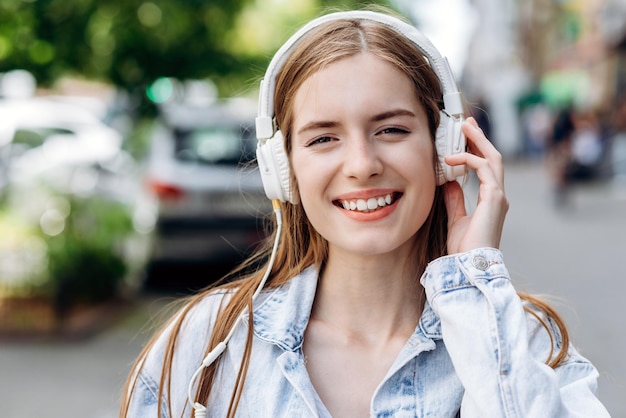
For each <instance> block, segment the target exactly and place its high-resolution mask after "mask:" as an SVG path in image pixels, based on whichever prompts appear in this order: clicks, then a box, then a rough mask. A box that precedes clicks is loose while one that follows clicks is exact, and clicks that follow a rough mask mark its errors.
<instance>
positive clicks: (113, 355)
mask: <svg viewBox="0 0 626 418" xmlns="http://www.w3.org/2000/svg"><path fill="white" fill-rule="evenodd" d="M506 187H507V194H508V196H509V200H510V203H511V208H510V210H509V214H508V217H507V221H506V224H505V232H504V235H503V240H502V245H501V247H502V250H503V252H504V255H505V261H506V264H507V267H508V268H509V270H510V272H511V275H512V278H513V280H514V282H515V284H516V287H517V289H518V290H523V291H528V292H531V293H536V294H541V295H545V296H546V297H547V298H548V299H549V300H550V301H551V302H552V303H553V304H554V306H556V307H557V309H558V310H559V311H560V312H561V314H562V315H563V316H564V318H565V320H566V321H567V323H568V325H569V327H570V330H571V334H572V340H573V343H574V345H575V346H576V347H577V348H578V349H579V351H580V352H581V353H582V354H583V355H585V356H586V357H588V358H589V359H591V360H592V362H593V363H594V364H595V365H596V367H597V368H598V370H599V372H600V380H599V397H600V399H601V400H602V401H603V402H604V404H605V405H606V406H607V408H608V409H609V411H610V412H611V415H612V417H615V418H626V402H625V400H624V394H626V363H625V360H624V357H625V354H626V332H625V331H626V326H625V325H624V322H623V321H624V318H626V302H625V301H624V295H625V294H626V274H625V273H624V271H625V269H624V266H623V264H622V263H623V262H624V261H625V260H626V186H625V187H622V188H616V187H612V186H611V185H610V184H600V185H598V184H596V185H584V186H583V185H581V186H577V187H575V188H574V189H573V190H572V191H571V194H570V196H569V197H570V199H569V203H568V205H566V206H564V207H561V208H556V207H555V206H554V205H553V204H552V196H551V193H550V182H549V181H548V179H547V177H546V172H545V170H544V167H543V166H542V165H541V163H538V162H509V163H507V177H506ZM469 189H470V190H471V189H472V184H470V187H469ZM174 299H176V295H173V294H172V295H163V294H145V295H142V297H141V298H140V299H139V300H138V301H137V303H136V305H135V306H134V307H133V308H132V309H129V310H128V312H127V313H126V314H125V315H124V316H123V317H122V319H119V320H117V321H115V322H114V324H113V325H112V326H110V327H109V328H107V329H105V330H103V331H102V332H100V333H98V334H97V335H95V336H93V337H91V338H87V339H84V340H79V341H73V342H67V341H66V342H58V341H57V342H52V341H48V342H45V343H42V342H39V343H35V342H30V343H28V342H21V343H18V342H8V343H3V344H0V417H2V418H38V417H42V416H45V417H48V418H114V417H116V416H117V408H118V402H119V395H120V391H121V387H122V385H123V381H124V379H125V377H126V375H127V373H128V370H129V368H130V365H131V364H132V362H133V360H134V358H135V357H136V356H137V354H138V353H139V351H140V349H141V347H142V345H143V344H144V342H145V341H146V339H147V338H148V337H149V335H150V329H151V324H152V325H154V323H155V322H158V320H157V319H155V318H156V317H157V314H158V313H159V312H162V311H163V309H164V307H165V306H167V305H168V304H169V302H171V301H173V300H174ZM590 418H593V417H590Z"/></svg>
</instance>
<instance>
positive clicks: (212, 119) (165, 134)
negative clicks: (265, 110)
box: [0, 0, 626, 418]
mask: <svg viewBox="0 0 626 418" xmlns="http://www.w3.org/2000/svg"><path fill="white" fill-rule="evenodd" d="M372 4H375V5H382V6H385V7H388V8H391V9H393V10H395V11H396V12H398V13H400V14H402V15H404V16H405V17H406V18H407V19H409V20H410V21H412V22H413V23H414V24H415V25H416V26H417V27H418V28H420V30H422V31H423V32H424V33H425V34H426V35H427V36H428V37H429V38H430V39H431V40H432V41H433V43H434V44H435V46H436V47H438V49H439V50H440V51H441V52H442V54H443V55H445V56H447V57H448V60H449V62H450V65H451V67H452V69H453V72H454V73H455V74H456V76H457V80H458V82H459V84H460V87H461V90H462V91H463V93H464V96H465V99H466V101H467V106H468V113H469V114H471V115H473V116H474V117H476V119H477V120H478V121H479V123H480V124H481V126H482V127H483V129H484V130H485V131H486V132H487V134H488V136H489V138H490V139H491V140H492V141H493V143H494V144H495V145H496V147H497V148H498V149H499V150H500V152H501V153H502V155H503V156H504V158H505V161H506V164H507V167H508V170H507V188H508V195H509V198H510V201H511V210H510V214H509V217H508V218H507V225H506V228H505V233H504V237H503V241H502V248H503V250H504V253H505V257H506V258H507V266H508V267H509V269H510V270H511V272H512V274H513V278H514V280H515V281H516V286H517V287H518V289H519V290H525V291H529V292H533V293H541V294H545V295H546V297H547V298H548V299H549V300H551V301H552V302H553V303H554V304H555V305H556V307H557V308H558V309H559V311H560V312H561V313H562V314H563V316H564V317H565V319H566V321H567V322H568V324H569V326H570V328H571V331H572V336H573V341H574V344H575V345H576V346H577V347H578V348H579V350H580V351H581V352H582V353H583V354H584V355H586V356H587V357H589V358H590V359H591V360H592V361H593V362H594V364H595V365H596V366H597V367H598V369H599V371H600V375H601V377H600V389H599V396H600V398H601V400H602V401H603V402H604V403H605V404H606V406H607V407H608V408H609V411H610V412H611V414H612V416H614V417H626V405H625V404H624V401H623V394H624V393H626V364H625V363H624V360H623V357H624V353H625V352H626V328H625V327H624V325H623V321H622V318H624V317H625V316H626V306H625V305H626V304H624V303H623V302H622V300H621V299H622V295H623V294H625V293H626V292H625V291H626V285H625V282H626V281H625V279H626V274H625V273H624V267H623V265H622V264H621V263H620V265H618V263H619V262H621V261H622V260H624V258H625V257H626V0H525V1H513V0H389V1H378V2H372V1H333V0H289V1H287V0H185V1H174V0H152V1H144V0H127V1H124V2H120V1H114V0H1V1H0V405H2V406H1V407H0V411H1V412H0V415H1V416H2V417H8V418H28V417H35V416H40V415H41V413H42V411H45V414H46V416H50V417H70V418H71V417H97V418H104V417H115V416H117V408H118V403H119V397H120V390H121V388H122V385H123V381H124V379H125V377H126V374H127V373H128V370H129V369H130V366H131V364H132V361H133V360H134V358H135V357H136V356H137V354H138V353H139V351H140V350H141V347H142V345H143V344H144V342H145V341H146V339H147V338H149V336H150V335H151V332H152V329H153V327H154V326H156V325H157V324H158V323H159V321H160V318H162V315H161V314H162V313H163V312H166V311H167V306H169V304H170V302H174V301H177V300H179V299H181V298H182V297H184V296H186V295H188V294H189V293H191V292H193V291H194V290H197V289H199V288H201V287H203V286H206V285H208V284H210V283H212V282H213V281H215V280H217V279H218V278H220V277H221V276H222V275H223V274H225V273H226V272H228V271H229V270H230V269H231V268H232V267H233V266H234V265H236V263H237V262H239V261H241V260H242V259H243V258H244V257H245V256H246V255H248V254H249V253H250V252H251V251H252V250H253V249H254V247H255V245H256V244H257V243H258V242H259V241H260V240H262V239H263V237H264V231H265V229H264V226H265V220H266V218H267V216H268V214H269V212H271V205H270V204H269V202H268V201H267V199H265V197H264V193H263V189H262V185H261V182H260V178H259V176H258V173H256V172H255V169H256V167H255V165H254V150H255V146H256V138H255V133H254V116H255V112H256V96H257V93H258V83H259V81H260V79H261V77H262V75H263V73H264V71H265V67H266V66H267V64H268V62H269V59H270V58H271V56H272V54H273V53H274V52H275V50H276V49H277V48H278V47H279V46H280V45H281V44H282V42H284V41H285V40H286V39H287V37H288V36H289V35H291V34H292V33H293V32H294V30H295V29H296V28H297V27H299V26H300V25H302V24H303V23H304V22H306V21H307V20H309V19H311V18H312V17H314V16H317V15H319V14H320V13H322V12H323V11H325V10H328V9H335V8H341V9H345V8H354V7H367V6H369V5H372ZM472 187H475V183H473V182H472V180H470V183H469V184H468V189H469V190H470V191H471V189H472Z"/></svg>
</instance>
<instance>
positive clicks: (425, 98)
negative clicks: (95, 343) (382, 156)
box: [120, 20, 568, 417]
mask: <svg viewBox="0 0 626 418" xmlns="http://www.w3.org/2000/svg"><path fill="white" fill-rule="evenodd" d="M365 51H367V52H368V53H371V54H374V55H375V56H377V57H378V58H380V59H382V60H385V61H387V62H389V63H391V64H392V65H394V66H396V67H397V68H399V69H400V70H401V71H402V72H403V73H404V74H406V75H407V77H408V78H409V79H410V80H411V81H412V82H413V85H414V90H415V94H416V96H417V97H418V98H419V100H420V102H421V104H422V105H423V106H424V109H425V111H426V115H427V119H428V124H429V128H430V133H431V137H432V140H433V141H434V137H435V131H436V127H437V126H438V124H439V110H440V108H441V107H442V90H441V85H440V82H439V79H438V78H437V75H436V74H435V72H434V71H433V70H432V68H431V67H430V65H429V64H428V62H427V61H426V59H425V58H424V57H422V55H421V54H420V53H419V52H418V51H417V49H416V48H415V46H414V45H413V44H412V42H411V41H409V40H408V39H406V38H405V37H403V36H402V35H399V34H398V33H397V32H396V31H394V30H392V29H390V28H388V27H387V26H385V25H382V24H378V23H375V22H369V21H361V20H337V21H333V22H330V23H327V24H325V25H324V26H321V27H319V28H318V29H317V30H315V31H314V32H311V33H310V34H309V35H308V36H307V37H306V39H304V40H303V41H302V42H301V43H300V44H299V45H298V47H296V49H295V50H294V51H293V52H292V54H291V55H290V57H289V58H288V60H287V61H286V63H285V64H284V66H283V69H282V70H281V72H280V74H279V75H278V77H277V80H276V89H275V95H274V103H275V109H274V111H275V115H276V120H277V123H278V126H279V127H280V129H281V131H282V132H283V135H284V136H285V141H286V148H287V153H288V154H290V152H291V147H290V137H291V127H292V122H293V112H294V109H293V99H294V97H295V93H296V91H297V90H298V89H299V88H300V86H301V85H302V83H303V82H304V81H305V80H306V79H308V78H309V77H310V76H311V75H312V74H314V73H316V72H317V71H319V70H320V69H322V68H324V67H325V66H327V65H329V64H331V63H333V62H336V61H338V60H340V59H342V58H345V57H350V56H354V55H356V54H359V53H362V52H365ZM433 148H434V147H433ZM432 161H433V170H436V165H437V164H438V161H437V156H436V155H433V159H432ZM292 183H293V184H294V186H297V185H296V184H295V181H294V179H293V178H292ZM294 190H295V192H296V193H297V187H296V188H294ZM281 209H282V213H283V223H284V226H285V227H284V228H283V229H282V236H281V237H280V244H279V247H278V250H277V255H276V261H275V262H274V264H273V266H272V271H271V274H270V277H269V280H268V281H267V283H266V287H267V288H273V287H277V286H281V285H283V284H285V283H287V282H288V281H289V280H290V279H291V278H292V277H294V276H295V275H297V274H298V273H300V272H301V271H302V270H304V269H305V268H306V267H309V266H311V265H316V266H319V268H320V269H322V268H323V266H324V263H325V260H326V259H327V255H328V245H327V242H326V241H325V240H324V239H323V238H322V237H321V236H320V235H319V233H318V232H317V231H316V230H315V229H314V228H313V226H312V225H311V223H310V222H309V220H308V219H307V217H306V216H305V213H304V210H303V208H302V205H294V204H289V203H287V204H285V203H283V204H281ZM447 221H448V220H447V213H446V209H445V206H444V201H443V192H442V188H441V187H437V189H436V191H435V199H434V204H433V206H432V208H431V211H430V214H429V215H428V218H427V220H426V221H425V223H424V225H423V226H422V227H421V229H420V230H419V231H418V233H417V234H416V237H415V241H414V254H415V262H416V263H417V271H418V273H419V275H418V276H417V277H416V280H419V276H421V273H423V271H424V270H425V268H426V265H427V264H428V262H429V261H431V260H434V259H435V258H438V257H440V256H442V255H445V254H446V237H447V232H448V231H447ZM275 231H276V228H275V225H274V227H273V232H270V233H269V234H268V238H267V241H266V242H265V244H264V245H263V247H262V248H260V249H259V250H258V251H257V252H256V253H255V254H254V255H253V256H252V257H251V258H250V259H248V260H246V261H245V262H244V263H243V264H242V265H241V266H239V268H237V269H236V270H235V271H234V272H232V273H231V274H230V275H229V277H230V278H233V277H235V279H234V280H229V281H226V280H225V281H224V282H222V283H221V284H219V286H218V287H216V286H212V287H209V288H207V289H205V290H204V291H203V292H201V293H199V294H198V295H196V296H194V297H192V298H191V299H190V300H189V301H188V303H186V305H185V306H184V307H183V309H182V310H181V312H180V314H179V315H176V316H175V317H174V318H175V319H172V320H171V321H170V323H168V324H166V325H165V326H164V328H165V327H167V326H172V329H171V331H170V335H169V339H168V342H167V347H166V350H165V355H164V358H163V372H162V374H161V380H160V384H159V394H158V395H159V417H160V416H161V412H160V411H161V409H162V408H161V406H162V405H161V403H162V402H163V401H162V399H163V398H164V397H163V395H164V394H167V395H168V396H167V399H169V398H170V397H169V394H170V387H169V386H170V377H171V373H172V370H171V368H172V358H173V355H174V351H175V346H176V342H177V339H178V337H179V334H180V329H181V324H182V322H183V321H184V319H185V317H186V315H187V313H188V312H189V311H190V309H191V308H192V307H193V306H195V305H196V304H197V303H198V302H199V301H200V300H202V299H203V298H204V297H205V296H206V295H207V294H209V293H210V292H213V291H215V289H217V288H223V289H228V290H229V291H231V292H232V297H231V298H230V300H229V302H228V303H226V304H225V306H224V307H223V308H222V309H221V311H220V313H219V315H218V317H217V319H216V322H215V327H214V329H213V330H212V334H211V337H210V340H209V343H208V345H207V347H206V350H205V355H206V354H207V353H208V352H209V351H211V350H212V349H213V348H214V347H215V346H216V345H217V344H218V343H219V342H221V341H222V340H224V338H225V337H226V335H227V334H228V333H229V331H230V329H231V328H232V327H233V324H234V323H235V322H236V321H237V318H238V317H239V315H240V314H241V312H242V311H243V310H244V309H245V307H250V305H251V301H252V295H253V293H254V292H255V290H256V288H257V286H258V284H259V283H260V282H261V280H262V277H263V273H264V272H265V270H266V268H268V267H269V266H268V265H267V263H268V258H269V254H270V252H271V249H272V243H273V241H274V238H275V236H274V234H275V233H276V232H275ZM520 296H521V297H522V298H523V299H525V300H527V301H529V302H530V304H531V305H532V306H534V307H535V308H536V309H532V310H529V312H530V313H531V314H533V315H535V316H536V317H537V318H538V319H539V320H540V321H541V322H542V323H543V324H544V326H545V327H546V329H547V330H548V331H549V333H550V338H551V339H552V341H553V344H552V345H553V347H555V346H556V343H555V341H554V336H553V332H552V328H551V327H549V326H548V324H547V323H546V321H545V320H543V319H542V318H543V316H544V315H545V316H547V317H548V318H551V319H552V320H554V321H555V323H556V324H557V326H558V329H559V333H560V336H561V341H562V343H563V344H562V347H561V349H560V352H559V353H558V355H557V356H552V355H550V358H549V359H548V361H550V363H549V364H550V365H551V366H552V367H556V366H557V365H558V364H560V362H562V360H563V359H564V358H565V356H566V354H567V345H568V333H567V329H566V328H565V325H564V323H563V321H562V319H561V318H560V317H559V316H558V314H557V313H556V312H555V311H554V310H553V309H551V308H550V306H548V305H547V304H545V303H544V302H542V301H541V300H539V299H537V298H535V297H533V296H530V295H525V294H520ZM536 310H538V311H539V313H537V312H535V311H536ZM248 312H249V313H248V315H252V313H251V312H252V309H248ZM249 319H250V320H249V322H248V323H250V324H251V323H252V320H251V318H249ZM158 335H159V334H157V335H156V336H155V337H153V339H152V340H151V341H150V342H149V343H148V344H147V346H146V347H145V348H144V350H143V351H142V352H141V354H140V355H139V358H138V360H137V362H136V364H135V366H134V367H133V370H132V373H131V374H130V376H129V378H128V381H127V383H126V388H125V391H124V395H123V396H124V399H123V402H122V408H121V411H120V417H125V416H126V413H127V410H128V405H129V402H130V396H131V393H132V389H133V385H134V379H133V376H135V375H136V373H138V372H139V370H140V368H141V364H142V362H143V359H145V357H146V355H147V353H148V352H149V351H150V349H151V347H152V346H153V344H154V342H155V340H156V338H157V337H158ZM251 349H252V327H249V329H248V336H247V340H246V346H245V351H244V358H243V360H242V364H241V367H240V369H239V373H238V376H237V379H236V383H235V387H234V388H233V393H232V397H231V403H230V408H229V414H228V416H229V417H230V416H234V414H235V411H236V409H237V405H238V402H239V399H240V397H241V394H242V388H243V383H244V380H245V377H246V374H247V369H248V365H249V361H250V353H251ZM200 361H201V359H198V362H200ZM218 367H219V359H218V360H217V361H216V362H215V363H214V364H212V365H211V366H210V367H207V368H205V369H204V371H203V372H202V374H201V376H200V379H199V383H198V388H197V392H196V394H195V399H197V400H200V402H203V401H205V400H206V399H208V398H209V395H210V393H211V390H212V387H213V382H214V379H215V376H216V372H217V370H218ZM167 407H168V408H169V409H170V410H171V405H170V404H168V405H167ZM170 415H171V411H170Z"/></svg>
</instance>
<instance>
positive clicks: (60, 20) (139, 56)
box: [0, 0, 389, 96]
mask: <svg viewBox="0 0 626 418" xmlns="http://www.w3.org/2000/svg"><path fill="white" fill-rule="evenodd" d="M371 4H377V5H386V6H388V5H389V2H388V1H386V0H383V1H371V0H370V1H362V0H361V1H359V0H290V1H289V2H277V1H274V0H257V1H252V0H125V1H119V0H28V1H26V0H2V1H1V2H0V72H4V71H8V70H11V69H16V68H20V69H25V70H28V71H30V72H32V73H33V74H34V75H35V77H36V78H37V80H38V82H39V83H40V84H42V85H44V86H45V85H48V86H49V85H52V84H53V83H54V81H55V80H56V79H58V78H59V77H60V76H62V75H64V74H67V73H70V74H80V75H82V76H85V77H87V78H90V79H99V80H104V81H109V82H112V83H113V84H115V85H117V86H119V87H122V88H123V89H126V90H127V91H130V92H134V93H136V94H137V95H141V96H143V91H144V89H145V88H146V86H148V85H149V84H150V83H151V82H152V81H154V80H155V79H156V78H158V77H162V76H169V77H176V78H179V79H206V78H210V79H213V80H215V82H216V83H217V85H218V86H219V87H220V88H221V93H222V94H226V95H230V94H233V93H235V94H237V93H241V92H242V91H243V90H246V89H247V87H253V86H254V87H256V83H255V82H254V83H253V80H254V79H256V78H258V76H259V75H260V74H261V73H262V72H261V69H262V68H264V67H265V65H266V64H267V61H268V59H269V56H270V55H271V52H273V51H274V50H275V48H276V47H277V46H278V45H279V44H280V43H281V42H282V41H283V40H284V35H285V34H287V33H291V32H292V31H293V27H294V26H295V25H296V24H297V25H299V24H302V23H303V22H304V21H306V20H307V19H309V18H311V17H312V16H315V15H318V14H319V12H320V10H323V9H327V8H329V7H332V8H335V7H339V8H342V9H346V8H358V7H366V6H367V5H371ZM251 14H255V15H256V16H257V17H256V18H246V15H248V16H249V15H251ZM242 17H243V18H242ZM283 29H284V30H283ZM244 44H248V46H249V47H248V48H246V47H245V45H244ZM242 45H243V47H242Z"/></svg>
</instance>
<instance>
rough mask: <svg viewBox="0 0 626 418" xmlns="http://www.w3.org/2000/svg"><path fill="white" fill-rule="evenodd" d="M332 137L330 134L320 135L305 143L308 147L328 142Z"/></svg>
mask: <svg viewBox="0 0 626 418" xmlns="http://www.w3.org/2000/svg"><path fill="white" fill-rule="evenodd" d="M333 139H334V138H333V137H331V136H320V137H318V138H315V139H314V140H312V141H310V142H309V143H308V144H306V146H307V147H310V146H312V145H318V144H326V143H328V142H331V141H332V140H333Z"/></svg>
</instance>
